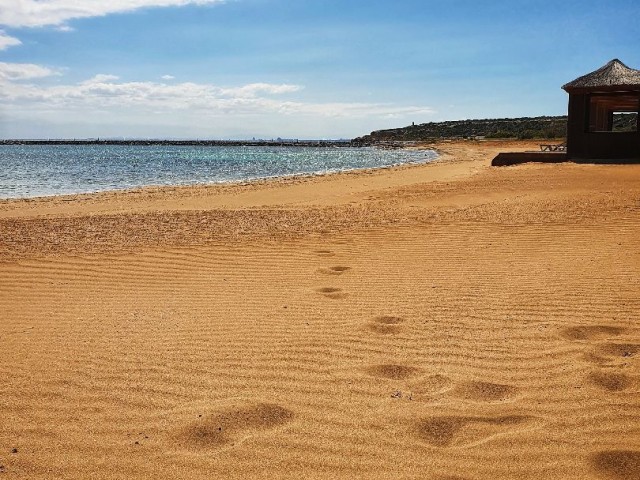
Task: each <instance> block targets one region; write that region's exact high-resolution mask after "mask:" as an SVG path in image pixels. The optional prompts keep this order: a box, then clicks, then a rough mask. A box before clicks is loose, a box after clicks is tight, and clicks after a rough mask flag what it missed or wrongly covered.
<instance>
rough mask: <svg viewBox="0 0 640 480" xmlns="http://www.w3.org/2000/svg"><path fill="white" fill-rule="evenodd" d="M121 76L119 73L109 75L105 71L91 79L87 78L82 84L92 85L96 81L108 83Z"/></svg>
mask: <svg viewBox="0 0 640 480" xmlns="http://www.w3.org/2000/svg"><path fill="white" fill-rule="evenodd" d="M119 78H120V77H118V76H117V75H108V74H105V73H99V74H98V75H96V76H95V77H92V78H90V79H89V80H85V81H84V82H82V83H81V84H80V85H90V84H94V83H108V82H113V81H115V80H118V79H119Z"/></svg>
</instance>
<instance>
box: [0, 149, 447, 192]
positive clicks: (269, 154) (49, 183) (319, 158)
mask: <svg viewBox="0 0 640 480" xmlns="http://www.w3.org/2000/svg"><path fill="white" fill-rule="evenodd" d="M436 157H437V154H436V153H435V152H434V151H432V150H390V149H379V148H373V147H360V148H356V147H297V146H273V147H271V146H177V145H0V198H1V199H8V198H31V197H41V196H52V195H67V194H75V193H90V192H100V191H106V190H121V189H131V188H137V187H146V186H166V185H195V184H215V183H229V182H246V181H251V180H257V179H266V178H275V177H289V176H294V175H315V174H325V173H330V172H340V171H346V170H356V169H364V168H376V167H388V166H393V165H399V164H405V163H424V162H430V161H433V160H434V159H435V158H436Z"/></svg>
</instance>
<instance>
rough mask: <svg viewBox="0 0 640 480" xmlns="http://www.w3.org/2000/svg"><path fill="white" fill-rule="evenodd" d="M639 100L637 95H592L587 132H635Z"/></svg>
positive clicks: (639, 105)
mask: <svg viewBox="0 0 640 480" xmlns="http://www.w3.org/2000/svg"><path fill="white" fill-rule="evenodd" d="M639 110H640V98H639V97H638V96H637V95H622V94H618V95H615V94H592V95H591V96H590V99H589V126H588V131H589V132H636V131H638V111H639Z"/></svg>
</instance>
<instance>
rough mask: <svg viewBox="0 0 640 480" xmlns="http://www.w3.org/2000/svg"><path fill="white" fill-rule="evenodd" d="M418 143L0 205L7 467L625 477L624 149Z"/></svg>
mask: <svg viewBox="0 0 640 480" xmlns="http://www.w3.org/2000/svg"><path fill="white" fill-rule="evenodd" d="M435 148H437V150H438V151H439V154H440V158H439V159H438V161H435V162H432V163H428V164H421V165H402V166H396V167H390V168H384V169H375V170H364V171H352V172H342V173H336V174H331V175H326V176H308V177H295V178H282V179H272V180H264V181H256V182H248V183H242V184H229V185H209V186H181V187H152V188H143V189H138V190H131V191H114V192H102V193H96V194H82V195H69V196H58V197H47V198H36V199H21V200H7V201H0V312H1V315H2V322H0V351H1V352H2V354H1V355H0V371H1V372H2V382H1V383H0V392H1V394H0V478H7V479H11V478H21V479H23V478H29V479H54V478H55V479H78V478H96V479H101V478H104V479H131V478H136V479H147V478H148V479H151V478H154V479H155V478H185V479H187V478H194V479H199V478H203V479H204V478H238V479H240V478H319V479H320V478H390V477H393V478H416V479H417V478H420V479H438V480H445V479H447V480H454V479H456V480H471V479H532V480H533V479H541V478H545V479H614V480H617V479H637V478H640V326H639V321H640V234H639V233H640V168H638V165H593V164H573V163H562V164H524V165H518V166H513V167H491V166H490V164H491V160H492V158H493V157H494V156H495V155H496V154H497V153H498V152H500V151H519V150H530V149H539V147H538V144H537V143H534V142H516V141H513V142H506V141H486V142H477V141H457V142H441V143H438V144H436V145H435Z"/></svg>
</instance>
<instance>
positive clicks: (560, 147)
mask: <svg viewBox="0 0 640 480" xmlns="http://www.w3.org/2000/svg"><path fill="white" fill-rule="evenodd" d="M540 150H542V151H543V152H565V151H566V150H567V144H566V143H558V144H548V143H546V144H541V145H540Z"/></svg>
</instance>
